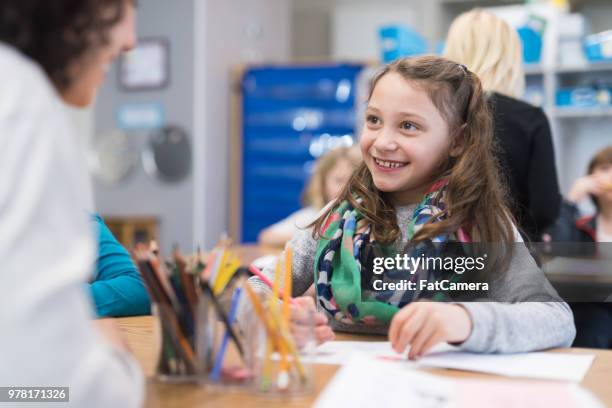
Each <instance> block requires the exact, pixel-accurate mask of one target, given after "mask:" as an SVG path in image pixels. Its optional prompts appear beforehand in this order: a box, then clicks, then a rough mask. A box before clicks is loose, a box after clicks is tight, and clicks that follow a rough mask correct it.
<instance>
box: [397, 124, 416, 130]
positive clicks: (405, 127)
mask: <svg viewBox="0 0 612 408" xmlns="http://www.w3.org/2000/svg"><path fill="white" fill-rule="evenodd" d="M400 128H401V129H402V130H416V129H417V127H416V126H415V125H413V124H412V123H410V122H402V123H401V124H400Z"/></svg>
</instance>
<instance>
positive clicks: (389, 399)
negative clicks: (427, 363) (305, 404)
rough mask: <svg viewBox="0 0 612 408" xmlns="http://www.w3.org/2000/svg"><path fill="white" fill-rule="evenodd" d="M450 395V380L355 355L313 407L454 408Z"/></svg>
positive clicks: (362, 355)
mask: <svg viewBox="0 0 612 408" xmlns="http://www.w3.org/2000/svg"><path fill="white" fill-rule="evenodd" d="M453 394H454V388H453V384H452V382H451V381H450V380H447V379H444V378H440V377H437V376H434V375H430V374H426V373H422V372H418V371H415V370H406V369H404V368H402V367H401V365H399V364H393V363H389V362H385V361H381V360H377V359H374V358H372V357H369V356H367V355H365V354H362V353H355V354H353V355H352V356H351V357H350V358H349V359H348V360H346V365H345V366H344V367H342V368H341V369H340V370H339V371H338V373H337V374H336V375H335V376H334V378H333V379H332V380H331V381H330V382H329V383H328V384H327V386H326V387H325V389H324V390H323V391H322V392H321V394H320V395H319V398H318V399H317V401H316V402H315V404H314V405H313V407H314V408H338V407H351V408H372V407H384V408H406V407H423V408H430V407H431V408H433V407H436V408H438V407H439V408H445V407H448V408H449V407H452V406H453V404H452V400H451V398H452V396H453Z"/></svg>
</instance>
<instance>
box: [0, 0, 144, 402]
mask: <svg viewBox="0 0 612 408" xmlns="http://www.w3.org/2000/svg"><path fill="white" fill-rule="evenodd" d="M134 6H135V5H134V1H132V0H55V1H43V0H3V1H2V2H1V3H0V78H1V79H0V80H1V81H2V85H1V92H0V177H1V178H2V182H0V259H2V262H3V265H2V268H1V270H0V327H2V335H1V336H0V362H1V363H0V365H1V366H2V367H3V369H2V370H0V385H2V386H41V385H55V386H70V403H71V404H72V405H74V406H88V407H94V406H95V407H98V406H99V407H109V406H122V407H133V406H140V405H141V404H142V400H143V385H144V384H143V376H142V373H141V371H140V369H139V367H138V364H137V363H136V361H135V360H134V359H133V358H132V356H130V354H129V353H128V350H127V343H126V342H125V340H124V339H123V337H122V336H121V333H120V332H119V330H118V328H117V326H115V325H114V324H112V323H111V322H109V321H107V320H102V321H98V322H97V323H94V322H93V321H92V320H91V317H92V310H91V301H90V299H89V298H88V296H87V292H86V291H85V290H83V289H84V288H83V284H84V282H86V281H87V279H88V278H89V276H90V275H91V270H92V266H93V264H94V260H95V255H96V245H95V239H94V234H93V231H92V228H91V221H90V220H89V219H88V214H87V211H92V209H93V208H92V196H91V186H90V181H89V179H88V177H87V174H88V173H87V169H86V167H85V164H84V160H83V157H82V154H81V152H79V148H78V146H79V143H78V142H77V140H76V139H75V138H74V135H73V132H72V128H71V126H70V124H69V120H68V118H67V116H66V113H65V111H64V106H63V103H62V99H63V101H64V102H67V103H69V104H71V105H74V106H81V107H84V106H88V105H89V104H91V102H92V101H93V99H94V97H95V94H96V91H97V89H98V87H99V86H100V84H101V83H102V81H103V79H104V76H105V74H106V72H107V71H108V67H109V65H110V64H111V63H112V61H113V60H114V59H115V58H116V57H117V56H118V55H119V54H120V53H121V52H122V51H124V50H126V49H129V48H131V47H133V46H134V43H135V31H134V29H135V9H134ZM96 329H98V330H96Z"/></svg>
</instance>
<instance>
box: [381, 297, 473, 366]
mask: <svg viewBox="0 0 612 408" xmlns="http://www.w3.org/2000/svg"><path fill="white" fill-rule="evenodd" d="M471 332H472V319H471V317H470V315H469V314H468V312H467V310H465V309H464V308H463V307H461V306H459V305H453V304H448V303H439V302H414V303H411V304H409V305H407V306H405V307H404V308H403V309H402V310H400V311H399V312H397V313H396V314H395V316H393V319H392V320H391V327H390V328H389V341H390V342H391V345H392V346H393V349H394V350H395V351H397V352H398V353H403V352H404V350H406V347H408V346H410V352H409V353H408V358H410V359H411V360H415V359H417V358H419V357H421V356H423V355H424V354H425V353H426V352H427V351H428V350H429V349H430V348H432V347H433V346H435V345H436V344H438V343H440V342H448V343H460V342H463V341H465V340H467V338H468V337H469V336H470V333H471Z"/></svg>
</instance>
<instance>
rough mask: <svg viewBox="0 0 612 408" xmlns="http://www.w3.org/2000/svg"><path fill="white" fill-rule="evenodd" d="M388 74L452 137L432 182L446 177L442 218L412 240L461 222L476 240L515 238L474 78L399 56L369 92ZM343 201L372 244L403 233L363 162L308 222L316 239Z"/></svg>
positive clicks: (460, 69)
mask: <svg viewBox="0 0 612 408" xmlns="http://www.w3.org/2000/svg"><path fill="white" fill-rule="evenodd" d="M390 72H394V73H398V74H400V75H401V76H402V77H403V78H404V79H405V80H406V81H409V82H411V83H414V84H416V85H417V86H419V87H420V89H423V90H425V91H426V92H427V93H428V95H429V97H430V99H431V101H432V102H433V103H434V105H435V106H436V107H437V109H438V110H439V111H440V113H441V114H442V117H443V118H444V119H445V120H446V122H447V124H448V127H449V131H450V134H451V136H452V141H451V146H452V148H453V156H452V157H451V154H450V152H449V154H448V155H447V157H446V158H445V159H444V160H443V162H442V163H440V166H439V171H438V172H437V174H434V175H432V180H431V182H432V184H433V183H434V182H436V181H439V180H443V179H444V180H447V181H448V185H447V188H446V192H445V196H444V204H445V208H444V210H443V214H442V217H440V218H442V219H438V220H429V221H428V222H427V223H426V224H425V225H424V227H423V228H422V229H420V230H419V231H418V232H417V233H416V234H415V236H414V237H413V239H412V242H413V243H416V242H420V241H423V240H426V239H430V238H433V237H436V236H438V235H440V234H451V233H455V232H457V231H458V230H459V229H460V228H462V227H463V229H464V231H465V232H467V233H468V234H470V236H471V238H472V240H473V241H476V242H483V243H506V244H509V243H511V242H513V241H514V228H513V219H512V215H511V213H510V211H509V210H508V208H507V207H506V204H505V202H506V200H505V188H504V187H503V184H502V182H501V181H500V178H499V175H498V164H497V161H496V159H495V153H494V145H493V134H492V132H493V129H492V120H491V115H490V112H489V108H488V104H487V99H486V96H485V94H484V92H483V90H482V86H481V83H480V80H479V79H478V77H477V76H476V75H475V74H474V73H472V72H470V71H469V70H468V69H467V68H465V67H464V66H463V65H459V64H457V63H455V62H452V61H450V60H448V59H445V58H441V57H434V56H422V57H412V58H403V59H399V60H397V61H395V62H393V63H391V64H389V65H386V66H385V67H384V68H383V69H382V70H381V71H379V72H378V73H377V74H376V75H375V76H374V77H373V79H372V81H371V85H370V95H369V97H371V96H372V92H373V90H374V88H375V87H376V84H377V83H378V81H379V80H380V79H381V78H382V77H383V76H385V75H386V74H388V73H390ZM369 97H368V100H369ZM358 198H360V201H358ZM344 200H347V201H348V202H349V203H350V204H351V205H352V206H353V207H354V208H355V209H357V210H358V211H359V212H361V214H362V215H363V217H364V219H365V221H366V222H368V223H369V224H370V225H371V226H372V237H373V238H374V239H375V240H376V241H378V242H380V243H383V244H390V243H392V242H395V241H396V240H398V239H399V238H400V237H401V231H400V229H399V227H398V225H397V216H396V213H395V209H394V206H393V205H392V204H391V202H390V201H389V198H388V196H387V195H386V194H385V193H384V192H381V191H379V190H378V189H377V188H376V186H375V185H374V182H373V180H372V175H371V173H370V170H369V169H368V167H367V166H366V165H365V163H364V164H362V165H360V166H359V168H358V169H357V170H356V171H355V172H354V173H353V175H352V177H351V179H350V181H349V182H348V184H347V185H346V186H345V188H344V190H343V192H342V193H341V194H340V196H339V197H338V200H337V201H336V204H335V205H332V206H331V207H330V208H329V209H328V210H327V211H325V212H324V213H323V214H322V215H321V216H320V217H319V218H318V219H317V220H315V221H314V222H313V223H312V224H311V226H312V227H314V228H313V234H314V235H315V236H321V234H322V231H321V229H322V227H323V225H324V223H325V220H326V219H327V217H328V216H329V215H330V214H331V213H332V212H333V211H334V210H335V209H336V208H337V206H338V205H339V204H340V203H341V202H342V201H344ZM508 254H509V253H506V255H508ZM503 258H506V260H507V257H503Z"/></svg>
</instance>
